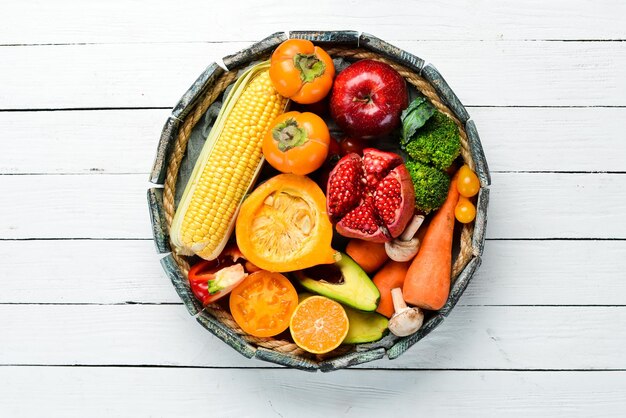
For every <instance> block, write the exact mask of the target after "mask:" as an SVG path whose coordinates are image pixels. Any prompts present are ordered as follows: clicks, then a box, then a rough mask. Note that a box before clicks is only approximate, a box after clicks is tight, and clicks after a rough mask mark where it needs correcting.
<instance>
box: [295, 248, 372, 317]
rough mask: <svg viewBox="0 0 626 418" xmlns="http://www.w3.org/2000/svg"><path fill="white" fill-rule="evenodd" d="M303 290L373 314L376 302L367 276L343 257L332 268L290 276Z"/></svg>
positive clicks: (330, 265) (329, 265) (305, 271)
mask: <svg viewBox="0 0 626 418" xmlns="http://www.w3.org/2000/svg"><path fill="white" fill-rule="evenodd" d="M293 275H294V277H295V278H296V279H297V280H298V282H299V283H300V285H302V287H304V288H305V289H307V290H309V291H311V292H313V293H317V294H319V295H323V296H326V297H328V298H331V299H333V300H336V301H338V302H341V303H343V304H344V305H347V306H350V307H353V308H355V309H359V310H361V311H374V310H376V306H377V305H378V300H379V299H380V293H379V292H378V289H377V288H376V286H375V285H374V283H372V280H371V279H370V278H369V276H368V275H367V274H366V273H365V272H364V271H363V269H361V267H359V266H358V264H356V263H355V262H354V260H352V259H351V258H350V257H348V256H347V255H345V254H342V256H341V260H339V261H338V262H336V263H335V264H328V265H319V266H315V267H311V268H308V269H305V270H301V271H296V272H294V274H293Z"/></svg>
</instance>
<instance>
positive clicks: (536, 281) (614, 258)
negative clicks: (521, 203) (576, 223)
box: [459, 241, 626, 305]
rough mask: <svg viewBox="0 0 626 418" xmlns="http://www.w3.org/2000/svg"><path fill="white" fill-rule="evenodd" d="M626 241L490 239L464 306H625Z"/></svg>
mask: <svg viewBox="0 0 626 418" xmlns="http://www.w3.org/2000/svg"><path fill="white" fill-rule="evenodd" d="M624 254H626V241H487V242H486V245H485V253H484V255H483V257H482V260H483V262H482V264H481V266H480V268H479V269H478V272H477V273H476V276H474V278H473V279H472V281H471V282H470V284H469V286H468V288H467V290H466V291H465V293H464V294H463V296H462V297H461V300H460V302H459V304H465V305H467V304H480V305H482V304H496V305H508V304H510V305H577V304H581V305H625V304H626V282H625V281H624V271H626V258H625V257H624V256H623V255H624Z"/></svg>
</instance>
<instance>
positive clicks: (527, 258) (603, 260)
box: [0, 240, 626, 305]
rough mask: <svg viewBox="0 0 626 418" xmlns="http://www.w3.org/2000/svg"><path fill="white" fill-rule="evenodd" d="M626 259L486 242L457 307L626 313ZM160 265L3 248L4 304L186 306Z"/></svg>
mask: <svg viewBox="0 0 626 418" xmlns="http://www.w3.org/2000/svg"><path fill="white" fill-rule="evenodd" d="M625 252H626V241H487V244H486V247H485V254H484V256H483V262H482V265H481V267H480V268H479V269H478V272H477V273H476V276H475V277H474V278H473V279H472V281H471V282H470V284H469V286H468V288H467V290H466V291H465V293H464V294H463V296H462V297H461V300H460V301H459V303H458V305H626V281H624V280H623V272H624V271H626V259H624V257H623V256H622V255H623V254H624V253H625ZM590 254H593V257H590ZM34 258H35V259H36V260H37V262H36V265H34V264H33V260H34ZM158 258H159V257H158V256H157V255H156V253H155V251H154V245H153V244H152V242H151V241H100V240H93V241H92V240H88V241H54V242H50V241H0V259H3V260H11V262H10V263H8V262H7V263H0V277H5V278H7V280H5V281H4V283H3V287H2V292H0V303H102V304H105V303H125V302H132V303H180V299H179V298H178V296H177V295H176V293H175V292H174V289H173V287H172V285H171V283H170V281H169V279H168V278H167V277H165V274H164V273H163V271H162V270H161V267H160V265H159V261H158ZM94 259H97V260H100V259H103V260H106V262H98V263H94ZM94 265H97V268H94ZM555 267H558V268H555ZM26 271H34V272H36V274H29V275H28V280H22V279H21V278H22V277H24V275H25V272H26ZM85 272H89V275H88V276H89V279H88V280H86V279H85ZM573 284H575V285H573Z"/></svg>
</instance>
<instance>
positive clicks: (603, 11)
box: [0, 0, 626, 44]
mask: <svg viewBox="0 0 626 418" xmlns="http://www.w3.org/2000/svg"><path fill="white" fill-rule="evenodd" d="M4 11H5V13H3V14H2V16H1V18H0V28H2V39H1V40H2V43H4V44H16V43H18V44H21V43H84V42H89V43H93V42H107V43H108V42H113V43H118V42H129V41H132V42H188V41H206V40H235V39H245V40H258V39H261V38H263V37H264V36H267V35H269V34H271V33H273V32H276V31H277V30H279V29H280V28H284V29H295V30H297V29H307V28H315V29H316V30H343V29H355V28H358V29H363V30H365V31H369V32H372V33H373V34H374V35H376V36H378V37H380V38H382V39H386V40H396V39H503V38H504V39H607V38H623V37H624V31H623V20H621V17H623V16H624V15H625V14H626V9H624V4H623V2H620V1H619V0H611V1H604V2H601V3H590V2H582V1H577V2H567V1H565V0H559V1H552V2H548V3H546V2H543V1H541V0H531V1H526V2H523V3H520V2H515V1H513V0H506V1H502V2H498V3H497V4H485V5H481V6H480V7H478V6H477V5H476V3H475V2H472V1H471V0H463V1H454V2H453V1H449V0H447V1H444V2H437V3H424V2H414V1H407V0H392V1H390V2H388V3H385V6H384V8H381V5H380V4H379V3H376V2H373V1H364V2H360V3H359V4H358V7H355V4H354V3H350V2H346V3H337V2H333V1H330V0H322V1H320V2H318V3H316V7H315V8H313V9H311V8H310V7H309V6H308V5H307V4H305V3H301V4H292V5H291V6H290V13H291V14H292V15H293V16H304V15H306V23H297V22H294V21H292V20H290V19H287V18H286V17H285V16H284V9H283V8H282V6H281V5H280V4H279V3H263V4H260V3H254V4H253V3H250V2H249V1H241V0H236V1H233V2H229V3H224V4H221V5H220V6H219V7H216V6H215V5H213V4H208V3H206V2H202V1H200V0H195V1H186V2H184V3H183V4H180V5H179V7H172V4H171V2H167V1H164V0H159V1H153V2H151V3H150V13H146V10H145V7H143V6H141V4H140V3H128V2H124V1H122V0H114V1H110V2H107V3H106V4H102V5H97V6H94V5H93V4H87V3H84V2H81V1H78V0H60V1H55V2H54V4H48V3H45V4H42V3H39V2H36V1H35V0H28V1H22V2H17V3H15V4H7V5H6V6H5V10H4ZM22 16H23V17H24V18H20V17H22ZM26 16H27V17H28V18H25V17H26ZM75 16H80V17H81V18H80V19H76V18H75ZM425 16H427V17H428V18H427V19H426V18H425ZM49 22H54V25H51V24H49ZM177 22H185V24H184V25H179V24H177ZM241 22H246V24H245V25H243V24H242V23H241ZM415 22H419V25H416V24H415ZM294 25H299V26H300V27H293V26H294Z"/></svg>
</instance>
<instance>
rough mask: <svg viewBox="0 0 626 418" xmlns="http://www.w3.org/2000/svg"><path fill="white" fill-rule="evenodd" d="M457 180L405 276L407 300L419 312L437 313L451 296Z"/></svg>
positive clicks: (434, 217) (404, 290)
mask: <svg viewBox="0 0 626 418" xmlns="http://www.w3.org/2000/svg"><path fill="white" fill-rule="evenodd" d="M456 183H457V180H456V176H455V177H454V178H453V179H452V181H451V182H450V189H449V190H448V197H447V198H446V201H445V202H444V204H443V206H441V208H439V210H438V211H437V212H436V213H435V215H434V216H433V218H432V220H431V221H430V225H429V226H428V229H427V231H426V234H425V235H424V239H423V240H422V242H421V245H420V250H419V252H418V253H417V256H416V257H415V258H414V259H413V262H412V263H411V267H409V271H408V272H407V274H406V279H405V281H404V286H403V289H402V290H403V293H404V300H405V301H406V302H407V303H409V304H411V305H415V306H419V307H420V308H424V309H430V310H438V309H441V308H442V307H443V305H444V304H445V303H446V300H447V299H448V294H449V293H450V272H451V269H452V236H453V234H454V208H455V206H456V204H457V202H458V200H459V191H458V190H457V187H456Z"/></svg>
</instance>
